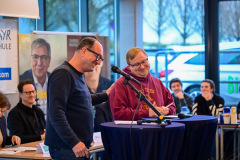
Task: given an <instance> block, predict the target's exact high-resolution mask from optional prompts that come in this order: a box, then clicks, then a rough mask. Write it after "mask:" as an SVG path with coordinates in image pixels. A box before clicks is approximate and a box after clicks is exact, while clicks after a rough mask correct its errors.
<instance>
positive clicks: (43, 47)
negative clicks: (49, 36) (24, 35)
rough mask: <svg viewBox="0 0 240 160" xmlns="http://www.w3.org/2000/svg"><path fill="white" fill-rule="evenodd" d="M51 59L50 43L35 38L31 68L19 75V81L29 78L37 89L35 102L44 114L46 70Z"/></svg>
mask: <svg viewBox="0 0 240 160" xmlns="http://www.w3.org/2000/svg"><path fill="white" fill-rule="evenodd" d="M50 61H51V48H50V44H49V43H48V42H47V41H46V40H44V39H42V38H37V39H35V40H34V41H33V42H32V44H31V69H29V70H27V71H25V72H24V73H23V74H21V75H20V77H19V78H20V81H23V80H27V79H30V80H32V81H33V82H34V85H35V87H36V90H37V103H38V104H39V105H40V106H39V107H40V108H41V109H42V111H43V113H44V114H45V115H46V111H47V102H46V101H47V83H48V77H49V75H50V73H49V72H48V71H47V70H48V68H49V66H50Z"/></svg>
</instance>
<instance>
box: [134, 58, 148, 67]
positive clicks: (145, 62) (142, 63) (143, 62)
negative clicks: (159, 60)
mask: <svg viewBox="0 0 240 160" xmlns="http://www.w3.org/2000/svg"><path fill="white" fill-rule="evenodd" d="M147 63H148V58H147V59H145V60H143V61H142V62H140V63H136V64H130V66H132V67H134V68H136V69H137V68H139V67H140V66H141V65H143V66H144V65H145V64H147Z"/></svg>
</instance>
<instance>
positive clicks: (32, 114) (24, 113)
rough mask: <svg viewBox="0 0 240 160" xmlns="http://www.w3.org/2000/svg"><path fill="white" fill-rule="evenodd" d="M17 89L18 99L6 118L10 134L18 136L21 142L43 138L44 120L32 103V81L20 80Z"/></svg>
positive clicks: (33, 89)
mask: <svg viewBox="0 0 240 160" xmlns="http://www.w3.org/2000/svg"><path fill="white" fill-rule="evenodd" d="M18 91H19V96H20V101H19V102H18V104H17V105H16V106H15V107H14V108H13V109H12V110H11V111H10V112H9V114H8V118H7V122H8V123H7V126H8V129H9V132H10V135H17V136H19V137H20V138H21V141H22V143H28V142H34V141H40V140H43V139H44V137H45V125H46V122H45V118H44V113H43V111H42V110H41V109H40V108H38V107H37V106H36V105H33V103H34V102H35V99H36V90H35V87H34V83H33V82H32V81H31V80H25V81H21V82H19V84H18Z"/></svg>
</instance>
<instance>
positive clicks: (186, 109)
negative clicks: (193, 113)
mask: <svg viewBox="0 0 240 160" xmlns="http://www.w3.org/2000/svg"><path fill="white" fill-rule="evenodd" d="M181 113H183V114H185V115H186V114H190V111H189V109H188V107H186V106H183V107H181Z"/></svg>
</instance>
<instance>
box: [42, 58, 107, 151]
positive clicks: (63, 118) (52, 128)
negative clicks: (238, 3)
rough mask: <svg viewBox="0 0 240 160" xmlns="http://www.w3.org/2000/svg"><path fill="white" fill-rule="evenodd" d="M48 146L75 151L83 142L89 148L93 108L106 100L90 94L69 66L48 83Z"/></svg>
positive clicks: (59, 70) (61, 68) (80, 78)
mask: <svg viewBox="0 0 240 160" xmlns="http://www.w3.org/2000/svg"><path fill="white" fill-rule="evenodd" d="M47 98H48V99H47V103H48V106H47V128H46V137H45V144H46V145H48V146H49V147H51V148H69V149H72V148H73V147H74V146H75V145H76V144H77V143H79V142H80V141H81V142H83V143H84V144H85V145H86V146H87V147H89V146H90V144H91V142H92V140H93V108H92V105H95V104H98V103H101V102H103V101H106V100H107V98H108V97H107V94H106V93H102V94H93V95H91V94H90V93H89V90H88V87H87V85H86V83H85V80H84V76H83V74H82V73H80V72H78V71H77V70H76V69H75V68H74V67H72V66H71V65H70V64H69V63H68V62H64V64H63V65H61V66H59V67H58V68H56V69H55V70H54V71H53V72H52V74H51V75H50V77H49V79H48V94H47Z"/></svg>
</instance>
